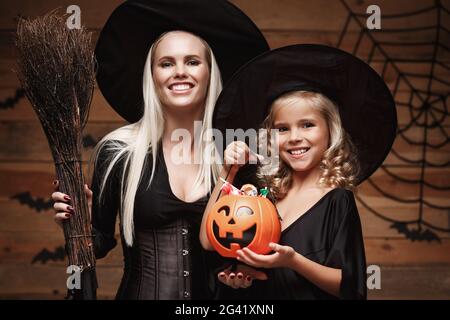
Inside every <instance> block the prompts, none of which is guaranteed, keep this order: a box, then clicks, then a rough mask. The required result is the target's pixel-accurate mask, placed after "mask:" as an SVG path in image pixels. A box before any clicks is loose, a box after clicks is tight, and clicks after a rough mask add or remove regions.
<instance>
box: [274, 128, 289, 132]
mask: <svg viewBox="0 0 450 320" xmlns="http://www.w3.org/2000/svg"><path fill="white" fill-rule="evenodd" d="M276 129H278V131H279V132H285V131H288V130H289V129H288V128H287V127H279V128H276Z"/></svg>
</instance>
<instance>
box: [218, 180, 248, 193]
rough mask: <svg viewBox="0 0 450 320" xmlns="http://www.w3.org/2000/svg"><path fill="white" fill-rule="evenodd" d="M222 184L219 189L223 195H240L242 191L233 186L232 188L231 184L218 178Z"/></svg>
mask: <svg viewBox="0 0 450 320" xmlns="http://www.w3.org/2000/svg"><path fill="white" fill-rule="evenodd" d="M220 179H221V180H222V182H223V185H222V187H221V188H220V189H221V190H222V191H223V192H224V193H226V194H235V195H242V194H243V193H242V191H241V190H239V189H238V188H236V187H235V186H233V185H232V184H231V183H229V182H228V181H226V180H224V179H222V178H220Z"/></svg>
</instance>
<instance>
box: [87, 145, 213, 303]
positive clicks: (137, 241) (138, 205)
mask: <svg viewBox="0 0 450 320" xmlns="http://www.w3.org/2000/svg"><path fill="white" fill-rule="evenodd" d="M105 150H106V149H105V148H103V149H102V150H101V151H100V154H99V159H98V162H97V165H96V167H95V169H94V175H93V181H92V191H93V194H94V198H93V206H92V225H93V233H94V235H95V238H94V239H95V241H94V243H95V254H96V257H97V258H102V257H104V256H106V254H107V253H108V252H109V251H110V250H111V249H112V248H114V247H115V245H116V239H115V238H114V233H115V225H116V217H117V213H118V211H119V210H120V208H119V207H120V205H119V203H120V179H121V175H122V168H123V163H119V164H118V166H116V167H115V169H114V171H112V173H111V176H110V177H111V179H108V181H107V184H106V186H105V191H104V193H103V195H102V197H101V199H100V203H99V199H98V196H99V192H100V184H101V181H102V179H103V176H104V173H105V171H106V169H107V165H108V163H107V158H108V154H107V152H108V151H105ZM159 150H160V152H158V157H157V163H156V171H155V175H154V178H153V181H152V184H151V186H150V188H148V189H147V188H146V187H147V184H148V177H149V175H150V170H151V159H150V160H148V161H147V162H146V164H145V168H147V169H146V170H145V175H144V177H143V179H142V180H141V182H140V185H139V188H138V191H137V194H136V198H135V208H134V244H133V246H132V247H128V246H127V245H126V244H125V241H124V238H123V236H121V240H122V248H123V255H124V274H123V278H122V281H121V284H120V287H119V290H118V292H117V296H116V298H117V299H158V300H159V299H174V300H179V299H209V298H212V290H214V289H213V288H214V287H213V286H214V275H213V274H212V273H211V272H209V270H210V268H209V266H210V263H211V261H213V260H214V259H215V257H218V255H217V254H215V253H210V252H206V251H204V250H203V249H202V247H201V245H200V241H199V228H200V223H201V219H202V215H203V211H204V209H205V207H206V204H207V200H208V198H207V197H203V198H201V199H199V200H197V201H195V202H192V203H187V202H184V201H181V200H180V199H178V198H177V197H176V196H175V195H174V194H173V193H172V190H171V188H170V184H169V177H168V173H167V168H166V165H165V161H164V156H163V153H162V148H161V147H160V148H159ZM148 158H149V157H148ZM150 158H151V157H150ZM121 234H122V231H121ZM100 285H101V284H100Z"/></svg>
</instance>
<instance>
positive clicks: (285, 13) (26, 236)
mask: <svg viewBox="0 0 450 320" xmlns="http://www.w3.org/2000/svg"><path fill="white" fill-rule="evenodd" d="M121 2H122V1H120V0H108V1H103V0H102V1H100V0H78V1H76V3H75V2H74V1H72V0H70V1H68V0H45V1H44V0H33V1H31V0H28V1H27V0H14V1H13V0H6V1H2V2H1V3H0V12H1V13H0V101H4V100H5V99H6V98H7V97H13V96H14V95H15V92H16V89H17V88H18V87H19V83H18V80H17V78H16V77H15V75H14V73H13V71H12V69H13V66H14V55H13V46H12V40H11V34H12V32H13V31H14V29H15V25H16V22H15V17H16V16H18V15H22V16H36V15H40V14H43V13H46V12H48V11H50V10H51V9H54V8H56V7H61V8H66V7H67V6H69V5H72V4H77V5H79V6H80V8H81V18H82V23H83V24H84V25H86V26H87V27H89V28H91V29H92V30H93V31H94V39H97V36H98V32H99V30H100V29H101V27H102V25H103V24H104V22H105V21H106V19H107V18H108V16H109V14H110V13H111V12H112V10H113V9H114V8H115V7H116V6H117V5H118V4H119V3H121ZM232 2H233V3H235V4H236V5H237V6H238V7H240V8H241V9H242V10H243V11H244V12H246V13H247V14H248V15H249V16H250V17H251V18H252V19H253V20H254V21H255V23H256V24H257V25H258V26H259V27H260V28H261V29H262V31H263V33H264V35H265V36H266V37H267V39H268V42H269V43H270V45H271V47H272V48H277V47H280V46H284V45H289V44H295V43H320V44H327V45H332V46H335V45H336V43H337V40H338V37H339V34H340V31H341V30H342V28H343V25H344V22H345V19H346V16H347V11H346V10H345V8H344V6H343V5H342V4H341V3H340V2H339V1H337V0H315V1H307V0H233V1H232ZM347 3H348V4H349V6H350V7H351V8H353V10H354V11H356V12H361V13H364V12H365V9H366V8H367V6H368V5H370V4H377V5H379V6H380V8H381V10H382V14H388V13H391V14H392V13H400V12H408V11H415V10H418V9H422V8H426V7H428V6H430V5H432V4H433V3H434V1H432V0H398V1H389V0H377V1H363V0H348V1H347ZM443 3H444V5H445V6H446V7H447V8H450V1H444V2H443ZM445 17H446V18H445V20H444V19H443V20H444V23H445V24H446V27H447V29H450V26H448V24H449V17H448V15H447V16H445ZM420 20H421V21H422V22H430V25H432V24H435V21H436V19H435V15H431V14H426V15H424V16H422V17H420ZM416 22H417V20H414V19H413V20H411V19H410V20H400V21H391V22H388V21H386V24H384V23H385V21H384V20H382V23H383V24H382V26H390V27H399V28H407V27H413V26H415V24H414V23H416ZM388 23H390V25H389V24H388ZM433 32H434V31H430V32H422V33H414V34H411V33H408V34H406V33H405V34H396V35H389V37H390V38H389V37H388V38H387V40H393V41H396V40H397V41H400V40H401V41H412V40H417V41H427V40H430V39H431V36H432V35H433V34H434V33H433ZM357 34H358V29H357V28H356V27H355V26H350V30H349V32H348V35H347V37H346V38H345V39H344V41H343V46H342V48H343V49H345V50H348V51H352V49H353V44H354V43H355V37H356V35H357ZM381 34H382V33H381ZM447 35H448V34H447ZM447 40H448V38H447ZM446 43H447V45H448V41H447V42H446ZM369 50H370V46H369V45H368V44H365V43H362V45H361V48H360V50H358V52H357V54H358V55H361V56H367V54H368V52H369ZM389 54H390V55H391V56H399V57H401V56H406V57H409V58H426V57H428V56H429V54H430V52H429V50H428V49H426V48H424V47H419V48H417V47H402V48H395V47H394V48H391V51H390V53H389ZM375 57H378V58H380V57H381V55H380V54H379V53H376V54H375ZM448 58H449V57H448V52H447V54H446V53H445V52H443V53H442V58H441V60H442V61H445V62H447V63H448V60H449V59H448ZM380 61H381V60H380ZM380 61H379V62H374V63H373V67H374V68H375V69H377V70H380V68H381V67H382V64H381V62H380ZM401 66H402V68H404V69H403V70H409V71H414V72H421V71H426V70H428V69H427V68H429V64H427V63H422V64H411V63H402V64H401ZM444 71H445V70H437V74H438V75H442V76H443V77H445V76H446V75H445V72H444ZM387 72H388V74H387V79H388V81H387V84H388V86H389V87H390V88H393V86H394V84H395V74H394V72H393V71H392V70H390V71H389V70H388V71H387ZM390 72H391V73H392V74H391V73H390ZM447 76H448V73H447ZM449 80H450V79H448V78H447V79H446V81H449ZM414 81H418V82H417V83H415V85H417V86H422V85H424V81H426V80H425V79H420V78H419V79H416V80H414ZM436 90H441V92H445V90H447V92H448V86H447V87H446V86H445V85H442V86H441V88H437V89H436ZM402 95H403V96H404V99H408V97H409V93H408V91H407V89H405V88H400V89H399V93H398V96H397V97H401V96H402ZM409 121H410V115H409V113H408V112H407V110H405V109H400V108H399V124H400V125H404V124H407V123H408V122H409ZM123 124H124V122H123V121H122V120H121V118H120V117H119V116H117V115H116V114H115V113H114V112H113V111H112V109H110V108H109V106H108V104H107V103H106V101H105V99H104V98H103V97H102V94H101V93H100V92H99V90H97V89H96V90H95V93H94V100H93V104H92V109H91V114H90V118H89V123H88V125H87V128H86V132H85V136H86V137H87V139H88V140H86V148H85V150H84V154H83V156H84V159H85V160H87V159H89V156H90V155H91V152H92V144H94V143H95V141H98V140H99V139H100V138H101V137H102V136H103V135H104V134H106V133H107V132H109V131H111V130H113V129H115V128H117V127H119V126H121V125H123ZM449 125H450V123H449V119H448V117H444V122H443V123H442V130H444V131H445V132H446V134H447V135H448V133H449V132H450V127H449ZM442 130H441V129H440V128H439V129H432V130H430V131H429V139H430V140H431V141H434V142H436V143H438V142H440V141H442V137H441V136H442V134H443V133H442ZM408 134H409V135H410V137H412V138H414V137H415V138H417V139H420V138H421V135H422V131H421V130H419V129H414V130H411V131H409V132H408ZM89 141H90V142H89ZM394 148H395V149H396V150H397V151H398V152H399V153H401V154H402V155H405V156H408V157H411V158H418V157H420V154H421V148H420V147H411V146H410V145H408V144H407V143H405V141H403V140H401V139H397V140H396V142H395V145H394ZM449 148H450V147H449V145H448V144H447V145H446V146H445V147H443V148H440V149H436V150H429V153H428V160H430V161H434V162H441V163H442V162H448V161H449V160H450V153H449ZM386 163H398V160H397V159H396V158H395V157H393V156H392V155H390V156H389V158H388V159H387V161H386ZM396 170H397V171H395V172H396V173H398V174H401V175H402V176H403V177H405V178H409V179H416V178H418V177H419V176H420V170H418V169H417V168H402V169H396ZM449 171H450V169H449V167H448V166H447V167H444V168H435V169H430V170H428V171H427V172H426V177H425V178H426V179H427V181H429V182H431V183H434V184H437V185H440V186H444V185H446V184H447V185H448V182H449V180H450V179H449V178H450V174H449V173H450V172H449ZM53 179H54V168H53V164H52V161H51V154H50V152H49V149H48V146H47V142H46V139H45V137H44V135H43V132H42V129H41V128H40V125H39V123H38V121H37V118H36V116H35V115H34V113H33V112H32V110H31V107H30V104H29V102H28V101H27V100H26V99H21V100H20V101H19V102H18V103H17V105H16V106H15V107H14V108H6V107H4V108H2V109H0V181H1V183H0V261H1V264H0V298H49V299H59V298H61V297H63V296H64V293H65V289H64V287H65V279H66V274H65V272H64V271H65V268H64V267H65V266H66V261H65V259H64V256H63V255H62V254H61V246H62V245H63V243H64V241H63V236H62V232H61V230H60V229H59V228H58V227H57V226H56V225H55V224H54V223H53V220H52V215H53V212H52V210H51V209H49V207H51V203H50V202H49V195H50V193H51V192H52V185H51V183H52V181H53ZM373 180H374V181H375V183H376V184H377V185H378V186H380V188H381V189H382V190H384V191H385V192H387V193H389V194H394V195H397V196H399V197H401V198H407V199H413V198H416V197H417V196H418V192H419V189H418V186H417V185H409V184H404V183H400V182H399V181H397V180H395V179H393V178H391V177H390V176H389V175H387V174H386V173H385V172H383V171H381V170H379V171H378V172H377V173H376V174H375V175H374V179H373ZM425 192H427V193H426V194H427V197H428V198H429V199H431V200H432V201H433V203H437V204H440V205H441V206H446V207H449V206H450V197H449V196H450V194H449V192H448V191H436V190H431V189H426V190H425ZM358 194H359V195H360V196H361V198H362V199H363V200H364V201H365V202H367V203H368V204H369V205H370V206H371V207H372V208H374V209H376V210H377V211H379V212H381V213H383V214H384V215H386V216H387V217H389V218H392V219H395V220H402V221H405V220H413V219H416V218H417V215H418V214H417V212H418V206H417V204H414V203H407V204H401V203H398V202H396V201H392V200H389V199H387V198H385V197H383V196H381V194H380V193H379V192H378V191H377V190H375V189H374V188H373V187H372V186H371V185H369V184H367V183H365V184H363V185H362V186H361V187H360V188H359V192H358ZM19 199H22V200H21V201H20V200H19ZM359 210H360V215H361V219H362V224H363V229H364V236H365V245H366V252H367V259H368V263H369V264H377V265H379V266H380V267H381V272H382V274H381V275H382V289H381V290H371V291H369V297H370V298H373V299H379V298H386V299H391V298H392V299H395V298H400V299H402V298H424V299H427V298H438V299H441V298H446V299H448V298H450V271H449V268H448V267H449V265H450V234H449V233H445V232H436V234H437V235H438V236H439V237H440V241H431V242H428V241H411V240H408V239H406V238H405V236H404V235H403V234H400V233H398V232H397V231H396V230H395V229H393V228H391V227H390V226H391V223H390V222H387V221H385V220H382V219H380V218H379V217H377V216H375V215H374V214H373V213H371V212H370V211H369V210H367V209H366V208H365V207H364V206H362V205H361V204H359ZM424 217H425V218H426V220H427V221H429V222H430V223H433V224H435V225H437V226H440V227H442V228H449V227H450V219H449V217H450V213H449V211H448V210H447V211H445V210H433V209H429V208H425V211H424ZM121 272H122V256H121V249H120V248H116V249H115V250H113V252H111V253H110V254H109V255H108V257H107V258H105V259H103V260H100V261H98V276H99V282H100V289H99V296H100V297H101V298H106V299H111V298H113V297H114V294H115V291H116V290H117V286H118V283H119V281H120V277H121Z"/></svg>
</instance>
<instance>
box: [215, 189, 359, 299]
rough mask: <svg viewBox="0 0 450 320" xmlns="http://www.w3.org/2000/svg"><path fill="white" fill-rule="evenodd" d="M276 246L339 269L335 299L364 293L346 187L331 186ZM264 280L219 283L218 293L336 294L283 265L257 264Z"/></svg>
mask: <svg viewBox="0 0 450 320" xmlns="http://www.w3.org/2000/svg"><path fill="white" fill-rule="evenodd" d="M280 244H281V245H287V246H291V247H292V248H293V249H294V250H295V251H296V252H298V253H300V254H302V255H303V256H305V257H306V258H308V259H310V260H312V261H315V262H317V263H319V264H321V265H324V266H328V267H332V268H338V269H342V282H341V286H340V295H339V298H341V299H365V298H366V291H367V290H366V278H367V275H366V259H365V252H364V242H363V236H362V230H361V222H360V219H359V214H358V209H357V207H356V203H355V199H354V196H353V193H352V192H351V191H348V190H345V189H339V188H338V189H334V190H331V191H330V192H329V193H327V194H326V195H325V196H324V197H323V198H321V199H320V200H319V201H318V202H317V203H316V204H315V205H314V206H313V207H311V208H310V209H309V210H308V211H307V212H305V213H304V214H303V215H302V216H300V217H299V218H298V219H297V220H296V221H294V222H293V223H292V224H291V225H290V226H288V227H287V228H286V229H285V230H283V232H282V234H281V239H280ZM261 270H262V271H264V272H266V273H267V275H268V277H269V279H268V280H264V281H259V280H256V281H254V282H253V285H252V286H251V287H250V288H248V289H237V290H234V289H230V288H227V287H226V286H225V285H221V286H220V293H219V298H233V299H272V300H276V299H289V300H290V299H337V297H335V296H333V295H330V294H328V293H327V292H325V291H323V290H321V289H320V288H318V287H317V286H316V285H314V284H313V283H311V282H310V281H308V280H307V279H306V278H304V277H303V276H301V275H300V274H298V273H297V272H295V271H294V270H292V269H289V268H276V269H261Z"/></svg>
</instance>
